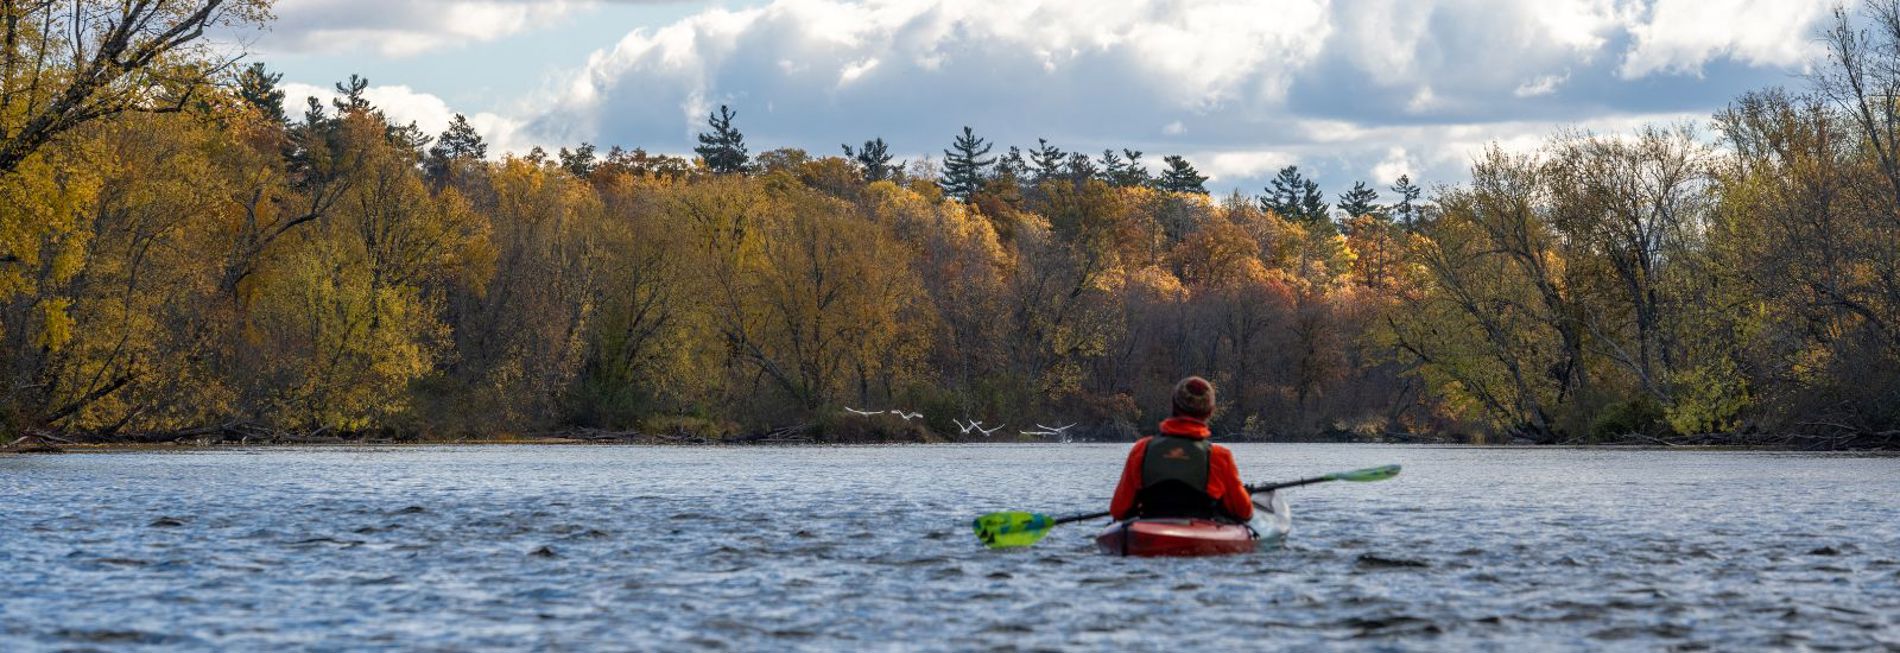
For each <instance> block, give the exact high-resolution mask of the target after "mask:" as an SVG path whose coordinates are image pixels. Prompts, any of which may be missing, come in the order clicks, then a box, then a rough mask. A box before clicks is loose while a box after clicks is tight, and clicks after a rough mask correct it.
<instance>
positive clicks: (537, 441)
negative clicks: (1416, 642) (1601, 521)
mask: <svg viewBox="0 0 1900 653" xmlns="http://www.w3.org/2000/svg"><path fill="white" fill-rule="evenodd" d="M970 444H1015V445H1044V446H1051V447H1058V446H1066V445H1071V444H1087V445H1100V444H1106V445H1129V444H1133V443H1132V442H1108V441H1100V442H1097V441H1084V442H1072V443H1063V442H1046V441H1035V440H936V441H883V442H877V441H864V442H812V441H803V442H784V441H760V440H749V441H717V440H692V441H687V440H684V439H678V438H664V437H653V436H642V437H629V438H620V439H600V438H592V439H589V438H577V437H562V436H501V437H494V438H462V439H448V440H438V439H427V440H402V439H391V438H364V439H341V438H335V439H324V440H308V441H296V442H290V441H256V442H158V443H152V442H77V443H71V444H66V443H62V444H59V445H30V446H25V447H16V446H7V447H0V456H8V455H13V456H29V455H57V454H93V453H99V454H105V453H129V452H189V451H235V450H263V449H352V448H355V449H362V448H375V449H425V448H445V447H468V446H572V447H591V446H632V447H663V448H672V447H719V448H747V447H907V446H914V447H932V446H946V445H970ZM1217 444H1229V445H1234V444H1246V445H1255V444H1265V445H1312V444H1319V445H1377V446H1390V447H1428V448H1438V447H1449V448H1467V449H1521V450H1537V449H1575V450H1633V451H1642V450H1649V451H1752V452H1786V453H1841V454H1887V455H1900V449H1891V448H1888V449H1880V448H1862V449H1816V448H1803V447H1789V446H1775V445H1766V444H1745V443H1743V444H1659V443H1653V442H1640V441H1629V442H1601V443H1569V444H1534V443H1533V444H1527V443H1508V442H1500V443H1471V442H1449V441H1446V442H1395V441H1363V440H1325V441H1320V440H1288V441H1275V440H1242V441H1225V442H1218V441H1217Z"/></svg>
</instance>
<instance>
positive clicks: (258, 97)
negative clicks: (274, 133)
mask: <svg viewBox="0 0 1900 653" xmlns="http://www.w3.org/2000/svg"><path fill="white" fill-rule="evenodd" d="M283 81H284V75H283V73H273V72H270V71H269V70H268V69H266V68H264V64H263V63H261V62H259V63H253V64H251V65H249V66H246V67H245V68H244V70H242V71H239V72H238V77H237V86H238V97H240V98H243V99H244V102H245V104H249V105H251V107H252V108H255V109H256V110H257V112H258V113H259V114H261V115H263V116H264V117H265V118H267V119H269V120H270V121H271V122H274V123H277V124H280V125H281V124H284V123H286V122H289V121H290V116H289V115H287V114H285V113H284V89H282V88H279V87H278V84H279V83H281V82H283Z"/></svg>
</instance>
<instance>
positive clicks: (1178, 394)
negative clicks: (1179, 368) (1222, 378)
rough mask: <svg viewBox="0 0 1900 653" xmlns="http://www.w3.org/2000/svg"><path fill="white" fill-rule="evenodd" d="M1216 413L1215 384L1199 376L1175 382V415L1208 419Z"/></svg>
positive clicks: (1202, 419)
mask: <svg viewBox="0 0 1900 653" xmlns="http://www.w3.org/2000/svg"><path fill="white" fill-rule="evenodd" d="M1213 415H1214V384H1212V383H1208V382H1207V379H1203V378H1201V377H1198V376H1190V377H1188V378H1185V379H1181V382H1180V383H1176V384H1174V416H1175V417H1192V418H1194V419H1198V420H1201V421H1203V422H1205V421H1207V418H1209V417H1212V416H1213Z"/></svg>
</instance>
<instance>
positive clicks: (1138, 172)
mask: <svg viewBox="0 0 1900 653" xmlns="http://www.w3.org/2000/svg"><path fill="white" fill-rule="evenodd" d="M1102 155H1103V157H1104V158H1107V157H1110V156H1112V155H1111V154H1109V153H1108V152H1103V153H1102ZM1122 155H1123V156H1125V157H1127V163H1124V164H1122V166H1121V170H1120V171H1119V172H1111V173H1109V174H1108V183H1110V184H1113V185H1115V186H1119V187H1123V188H1128V187H1132V186H1146V185H1148V181H1149V177H1148V168H1147V167H1145V166H1143V165H1141V151H1140V150H1130V149H1123V150H1122Z"/></svg>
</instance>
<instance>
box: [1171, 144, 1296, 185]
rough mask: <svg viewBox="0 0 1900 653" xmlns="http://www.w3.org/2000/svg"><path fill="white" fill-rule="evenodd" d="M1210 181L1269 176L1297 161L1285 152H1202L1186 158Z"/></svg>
mask: <svg viewBox="0 0 1900 653" xmlns="http://www.w3.org/2000/svg"><path fill="white" fill-rule="evenodd" d="M1188 158H1189V159H1190V160H1191V161H1195V162H1199V163H1198V164H1197V167H1198V168H1199V169H1200V171H1201V172H1202V173H1203V174H1206V175H1207V176H1208V178H1209V179H1210V180H1213V181H1218V182H1229V181H1234V180H1236V179H1247V178H1252V177H1259V176H1262V175H1267V174H1270V173H1272V172H1274V171H1276V170H1279V169H1280V168H1283V167H1286V166H1288V165H1291V164H1293V163H1295V162H1297V161H1298V157H1295V156H1293V155H1292V154H1288V153H1286V152H1274V151H1260V152H1203V153H1199V154H1195V155H1191V156H1189V157H1188Z"/></svg>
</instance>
